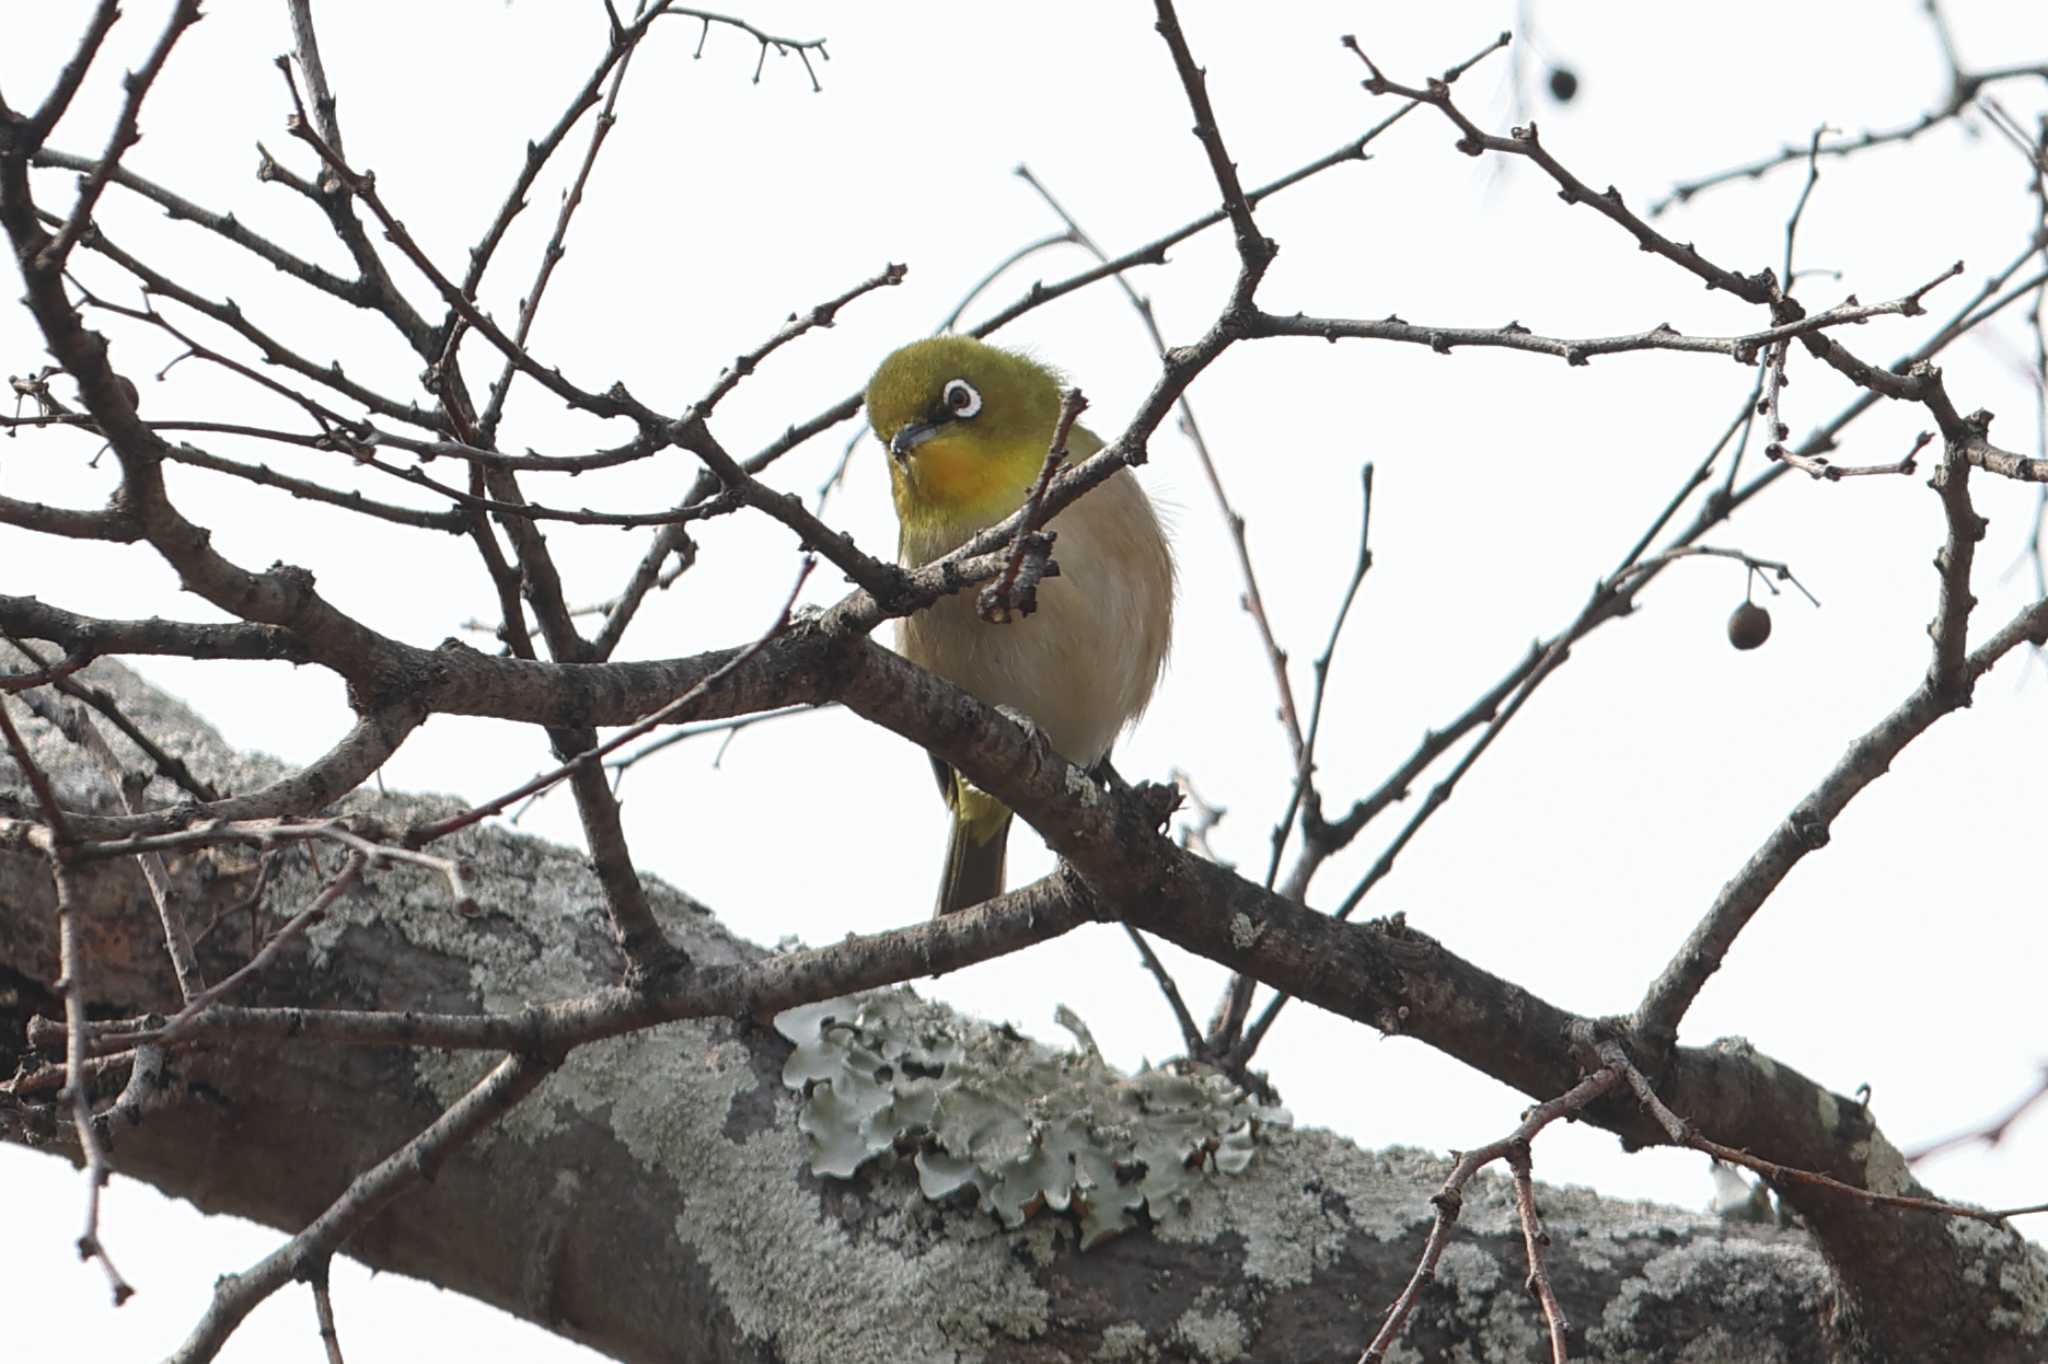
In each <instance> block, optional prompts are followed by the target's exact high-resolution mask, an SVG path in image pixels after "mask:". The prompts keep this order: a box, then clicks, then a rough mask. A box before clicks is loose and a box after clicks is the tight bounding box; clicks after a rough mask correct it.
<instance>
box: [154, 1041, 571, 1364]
mask: <svg viewBox="0 0 2048 1364" xmlns="http://www.w3.org/2000/svg"><path fill="white" fill-rule="evenodd" d="M558 1064H559V1060H558V1058H544V1057H535V1056H518V1055H514V1056H507V1057H506V1058H505V1059H504V1060H503V1061H500V1062H499V1063H498V1065H497V1066H496V1067H495V1068H494V1069H493V1070H492V1071H491V1072H490V1074H488V1075H486V1076H485V1077H484V1078H483V1079H481V1080H479V1081H478V1082H477V1083H476V1085H475V1087H474V1088H472V1089H471V1090H470V1091H469V1092H468V1093H467V1094H465V1095H463V1096H462V1098H460V1099H458V1100H457V1101H456V1102H455V1103H454V1104H452V1105H450V1107H449V1108H448V1110H447V1111H446V1112H445V1113H443V1114H442V1115H441V1116H440V1117H439V1118H437V1119H435V1120H434V1122H433V1124H432V1125H431V1126H429V1127H428V1128H427V1129H426V1130H425V1131H423V1132H421V1133H420V1134H419V1135H418V1136H417V1137H414V1138H413V1139H412V1140H411V1141H409V1142H407V1143H406V1144H405V1145H404V1146H402V1147H400V1148H399V1149H398V1150H396V1151H394V1152H392V1153H391V1154H390V1155H389V1156H386V1157H385V1158H384V1159H383V1160H381V1161H379V1162H378V1163H377V1164H375V1165H373V1166H371V1167H370V1168H369V1169H367V1170H365V1171H363V1173H362V1174H360V1175H358V1176H357V1177H356V1180H355V1182H354V1183H352V1184H350V1185H349V1187H348V1190H347V1191H346V1192H345V1193H343V1194H342V1195H341V1197H340V1198H338V1199H336V1200H335V1201H334V1202H333V1203H332V1204H331V1205H329V1207H328V1209H327V1211H325V1212H323V1213H321V1214H320V1216H319V1217H318V1218H316V1219H315V1220H314V1221H313V1223H312V1224H311V1225H310V1226H308V1227H307V1228H306V1229H305V1230H304V1231H302V1232H300V1233H299V1234H298V1235H297V1236H294V1237H292V1238H291V1240H289V1241H287V1242H285V1243H284V1244H283V1245H282V1246H280V1247H278V1248H277V1249H276V1250H275V1251H273V1252H271V1253H270V1254H269V1255H267V1256H265V1257H264V1258H263V1259H262V1260H260V1261H258V1262H257V1263H256V1264H254V1265H251V1266H250V1267H249V1268H248V1269H245V1270H243V1271H242V1272H241V1273H239V1274H224V1275H222V1276H221V1278H220V1279H219V1281H218V1282H217V1283H215V1285H214V1290H213V1303H212V1305H211V1306H209V1307H208V1308H207V1309H206V1314H205V1315H204V1316H202V1317H201V1318H200V1320H199V1323H198V1325H196V1326H194V1327H193V1328H192V1333H191V1334H190V1335H189V1336H187V1337H186V1338H185V1341H184V1343H183V1344H182V1345H180V1346H179V1347H178V1348H177V1349H176V1350H174V1351H173V1352H172V1353H171V1355H170V1356H169V1359H168V1361H167V1364H203V1361H206V1360H210V1359H212V1358H213V1357H214V1356H215V1355H216V1354H218V1353H219V1351H220V1347H221V1346H222V1345H223V1344H224V1343H226V1341H227V1338H228V1337H229V1336H230V1335H232V1334H233V1333H234V1330H235V1328H236V1327H238V1326H240V1325H241V1324H242V1320H243V1318H245V1317H247V1316H248V1315H249V1313H250V1312H251V1311H253V1310H254V1309H255V1308H256V1306H257V1304H259V1303H261V1302H262V1301H263V1300H264V1299H266V1298H268V1297H269V1296H270V1295H271V1294H273V1293H275V1292H276V1291H277V1290H278V1289H280V1288H282V1287H284V1286H285V1285H286V1284H287V1283H290V1282H291V1281H292V1280H293V1279H294V1278H296V1277H298V1276H299V1275H301V1274H304V1273H307V1272H309V1271H311V1270H312V1269H313V1267H314V1266H316V1265H322V1264H324V1263H325V1262H326V1260H327V1258H328V1257H329V1256H330V1255H332V1254H333V1252H334V1251H335V1250H337V1249H338V1248H340V1246H341V1245H342V1244H343V1243H344V1242H346V1241H347V1240H348V1238H349V1237H350V1236H352V1235H354V1234H355V1233H356V1232H357V1231H359V1230H360V1229H361V1228H362V1227H364V1226H365V1225H367V1224H368V1223H369V1222H370V1220H371V1219H372V1218H374V1217H375V1216H376V1215H377V1214H378V1213H379V1212H381V1211H383V1210H384V1208H385V1207H386V1206H388V1205H389V1204H390V1202H391V1201H392V1200H393V1199H394V1198H396V1197H398V1196H399V1195H400V1194H401V1193H403V1192H405V1190H406V1189H408V1188H410V1187H411V1186H412V1185H414V1184H416V1183H418V1182H420V1181H422V1180H425V1179H429V1178H431V1177H432V1175H433V1172H434V1171H435V1170H436V1169H437V1168H438V1167H439V1166H440V1165H441V1163H442V1162H443V1161H445V1160H447V1159H448V1157H449V1156H450V1155H451V1154H453V1153H454V1152H455V1151H456V1150H458V1149H460V1148H461V1147H462V1146H463V1145H464V1144H465V1143H466V1142H468V1141H469V1140H470V1139H471V1138H472V1137H474V1136H476V1135H477V1134H478V1133H480V1132H482V1131H483V1130H484V1129H485V1128H486V1127H488V1126H490V1125H491V1124H492V1123H494V1122H496V1121H497V1120H498V1119H499V1118H501V1117H503V1116H504V1115H505V1114H506V1113H507V1112H509V1111H511V1109H512V1108H513V1106H514V1105H516V1104H517V1103H518V1102H519V1101H520V1100H521V1099H523V1098H525V1097H526V1096H527V1095H528V1094H531V1093H532V1092H533V1091H534V1089H535V1088H537V1087H538V1086H539V1084H540V1082H541V1081H542V1080H545V1079H546V1078H547V1077H548V1076H549V1074H551V1073H552V1072H553V1071H554V1068H555V1066H556V1065H558Z"/></svg>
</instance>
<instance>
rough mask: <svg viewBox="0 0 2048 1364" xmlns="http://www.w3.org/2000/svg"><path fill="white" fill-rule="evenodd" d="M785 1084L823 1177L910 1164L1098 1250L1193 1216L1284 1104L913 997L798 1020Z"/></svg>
mask: <svg viewBox="0 0 2048 1364" xmlns="http://www.w3.org/2000/svg"><path fill="white" fill-rule="evenodd" d="M775 1026H776V1028H777V1030H778V1031H780V1032H781V1033H782V1035H783V1036H784V1037H786V1038H788V1039H789V1041H790V1042H791V1044H792V1045H793V1046H794V1048H795V1049H794V1050H793V1051H792V1052H791V1054H790V1057H789V1061H788V1063H787V1064H786V1065H785V1066H784V1068H783V1076H782V1078H783V1083H784V1084H786V1085H787V1086H789V1088H790V1089H792V1090H795V1091H797V1092H799V1093H801V1094H803V1096H804V1100H803V1107H802V1111H801V1113H800V1115H799V1117H798V1119H797V1125H798V1127H799V1128H800V1129H801V1130H802V1132H803V1133H804V1135H805V1136H806V1138H807V1139H808V1140H809V1143H810V1165H811V1170H812V1172H813V1173H816V1174H820V1175H829V1176H833V1177H835V1178H839V1179H850V1178H852V1177H853V1176H854V1174H856V1173H857V1172H858V1171H859V1170H860V1169H861V1168H862V1167H863V1166H865V1165H867V1164H868V1163H869V1162H870V1161H881V1162H884V1163H885V1164H886V1163H888V1162H891V1161H894V1160H896V1159H898V1158H900V1157H901V1156H904V1155H908V1156H910V1157H911V1159H913V1160H914V1161H915V1164H916V1168H917V1174H918V1181H919V1185H920V1187H921V1188H922V1189H923V1190H924V1193H925V1196H926V1197H927V1198H930V1199H932V1200H933V1201H935V1202H937V1201H943V1200H947V1199H950V1198H953V1197H955V1196H964V1195H966V1194H967V1193H968V1192H969V1191H971V1193H972V1197H973V1198H974V1200H975V1202H976V1205H977V1206H979V1207H980V1208H981V1209H982V1210H983V1211H985V1212H987V1213H989V1214H991V1215H992V1216H994V1217H995V1219H996V1220H997V1221H998V1222H999V1223H1001V1224H1002V1225H1003V1226H1004V1227H1007V1228H1012V1229H1014V1228H1016V1227H1019V1226H1022V1225H1023V1223H1024V1221H1025V1219H1026V1218H1028V1217H1030V1216H1031V1215H1032V1214H1033V1213H1034V1212H1037V1211H1039V1210H1041V1209H1047V1210H1050V1211H1053V1212H1060V1213H1070V1214H1072V1215H1073V1216H1074V1217H1075V1218H1076V1219H1077V1221H1078V1222H1079V1225H1080V1229H1081V1245H1082V1246H1083V1247H1084V1248H1085V1247H1087V1246H1091V1245H1095V1244H1098V1243H1099V1242H1101V1241H1103V1240H1106V1239H1108V1238H1109V1237H1112V1236H1115V1235H1117V1234H1118V1233H1120V1232H1123V1231H1126V1230H1129V1229H1130V1228H1132V1227H1134V1226H1137V1225H1140V1224H1141V1220H1142V1219H1144V1218H1150V1219H1151V1220H1152V1221H1155V1222H1160V1221H1166V1220H1169V1219H1172V1218H1174V1217H1176V1216H1182V1215H1184V1214H1185V1212H1186V1210H1187V1207H1188V1202H1189V1198H1190V1195H1191V1194H1192V1192H1193V1191H1194V1190H1195V1189H1197V1188H1198V1187H1199V1186H1200V1185H1201V1183H1202V1182H1203V1181H1204V1180H1206V1179H1208V1178H1209V1177H1211V1176H1212V1175H1214V1174H1238V1173H1241V1172H1242V1171H1243V1170H1244V1169H1245V1168H1246V1166H1248V1165H1249V1164H1250V1163H1251V1161H1252V1158H1253V1153H1254V1151H1255V1150H1256V1147H1257V1142H1258V1136H1259V1133H1260V1131H1261V1129H1262V1128H1267V1127H1273V1126H1285V1125H1287V1124H1288V1122H1289V1119H1288V1117H1287V1114H1286V1112H1285V1111H1284V1110H1282V1109H1276V1108H1270V1107H1267V1106H1265V1105H1262V1104H1260V1103H1258V1102H1257V1101H1256V1100H1254V1099H1253V1098H1251V1097H1250V1096H1248V1095H1246V1094H1245V1093H1244V1092H1243V1091H1242V1090H1241V1089H1240V1088H1239V1087H1238V1086H1236V1085H1235V1084H1233V1083H1232V1082H1231V1081H1230V1080H1228V1079H1227V1078H1226V1077H1224V1076H1222V1075H1220V1074H1217V1073H1214V1072H1211V1071H1205V1070H1181V1069H1159V1070H1144V1071H1140V1072H1139V1073H1138V1074H1136V1075H1124V1074H1122V1073H1121V1072H1119V1071H1117V1070H1114V1069H1112V1068H1111V1067H1109V1066H1108V1065H1106V1064H1104V1062H1103V1061H1102V1058H1101V1057H1100V1056H1099V1055H1098V1054H1096V1052H1095V1051H1094V1049H1093V1048H1092V1047H1088V1046H1086V1045H1084V1046H1083V1048H1082V1049H1081V1050H1079V1051H1060V1050H1055V1049H1053V1048H1050V1047H1047V1046H1044V1045H1043V1044H1041V1043H1038V1042H1034V1041H1031V1040H1030V1039H1028V1038H1026V1037H1024V1036H1022V1035H1021V1034H1019V1033H1017V1032H1015V1031H1014V1030H1011V1029H1008V1028H1001V1027H990V1026H987V1025H984V1024H970V1023H967V1022H965V1021H963V1020H961V1019H960V1018H959V1017H958V1016H957V1015H955V1014H953V1013H952V1012H951V1011H949V1010H946V1009H942V1008H939V1007H937V1006H935V1005H932V1004H929V1003H926V1002H924V1001H922V1000H920V999H918V998H917V997H916V996H915V995H912V994H910V993H909V992H908V991H904V990H890V991H878V992H875V993H872V994H865V995H858V996H854V997H852V998H848V999H839V1000H829V1001H826V1002H824V1003H821V1004H810V1005H805V1006H803V1007H802V1008H797V1009H791V1010H789V1011H788V1012H786V1013H784V1014H782V1015H780V1016H779V1017H777V1019H776V1020H775Z"/></svg>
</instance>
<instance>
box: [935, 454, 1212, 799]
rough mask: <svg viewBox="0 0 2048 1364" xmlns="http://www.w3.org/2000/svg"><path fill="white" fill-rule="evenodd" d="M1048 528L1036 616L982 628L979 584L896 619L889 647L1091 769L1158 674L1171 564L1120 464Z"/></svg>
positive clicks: (1167, 632)
mask: <svg viewBox="0 0 2048 1364" xmlns="http://www.w3.org/2000/svg"><path fill="white" fill-rule="evenodd" d="M1052 529H1054V530H1056V531H1058V532H1059V538H1058V539H1057V541H1056V542H1055V543H1054V546H1053V558H1054V560H1055V561H1056V562H1057V563H1058V564H1059V566H1060V576H1059V577H1057V578H1048V579H1046V580H1045V581H1044V582H1042V583H1040V584H1039V588H1038V610H1037V611H1036V612H1034V613H1033V614H1032V615H1030V616H1028V617H1025V618H1024V619H1022V620H1019V621H1015V622H1012V623H1011V624H1008V625H991V624H989V623H987V622H986V621H983V620H982V619H981V618H980V617H979V616H978V615H977V614H976V612H975V599H976V597H977V596H978V595H979V593H980V590H981V589H980V588H978V587H973V588H968V589H967V590H966V591H964V592H961V593H959V594H958V595H956V596H952V597H948V598H946V599H945V600H943V601H941V602H939V603H937V604H936V605H934V606H932V607H931V608H929V609H928V610H925V611H921V612H919V613H917V614H916V615H914V616H910V617H907V618H906V619H904V620H901V621H899V622H897V634H896V638H897V647H898V649H899V650H900V651H901V652H902V653H903V655H904V657H906V658H908V659H910V660H912V661H913V662H915V663H918V664H920V665H921V666H923V667H926V668H929V669H930V670H931V671H933V672H935V673H937V674H938V675H939V676H941V677H944V678H946V679H948V680H950V681H952V682H955V683H957V684H959V685H960V686H961V687H962V688H964V689H965V690H967V691H968V692H971V693H972V694H973V695H974V696H976V697H977V698H979V699H980V700H982V701H985V702H987V703H988V704H990V705H995V706H1008V707H1010V708H1011V709H1013V710H1018V711H1022V712H1023V713H1024V714H1026V715H1029V716H1030V717H1031V718H1032V719H1033V720H1034V721H1036V722H1037V724H1038V726H1039V728H1040V729H1042V730H1044V731H1045V735H1046V738H1047V740H1048V741H1049V742H1050V743H1051V744H1052V746H1053V749H1054V750H1055V751H1056V752H1058V753H1059V754H1060V756H1062V757H1064V758H1066V759H1067V760H1068V761H1069V762H1074V763H1079V764H1082V765H1090V764H1093V763H1094V762H1096V761H1097V760H1098V759H1100V758H1101V757H1102V756H1103V755H1104V754H1105V753H1107V752H1108V751H1109V746H1110V744H1111V743H1112V742H1113V741H1114V740H1115V739H1116V736H1117V734H1118V733H1119V732H1120V731H1121V730H1122V729H1123V727H1124V726H1125V725H1126V724H1127V723H1129V722H1130V721H1131V720H1133V719H1135V718H1136V717H1137V715H1138V713H1139V712H1140V711H1142V710H1144V708H1145V703H1146V702H1147V701H1149V700H1150V699H1151V696H1152V688H1153V686H1154V684H1155V683H1157V681H1158V680H1159V670H1160V667H1161V665H1162V664H1163V663H1164V662H1165V658H1166V647H1167V643H1168V640H1169V639H1170V638H1171V632H1172V614H1173V569H1172V562H1171V559H1170V558H1169V556H1168V554H1167V551H1166V548H1165V541H1164V540H1163V538H1161V537H1160V536H1159V532H1158V523H1157V520H1156V518H1155V517H1154V515H1153V512H1152V508H1151V504H1150V503H1149V502H1147V501H1146V499H1145V494H1144V492H1143V490H1142V489H1140V488H1139V486H1138V483H1137V480H1136V479H1134V478H1133V477H1132V476H1131V474H1130V473H1129V471H1125V472H1123V473H1119V474H1117V475H1116V476H1115V477H1114V478H1112V479H1110V480H1109V481H1108V482H1107V483H1105V484H1103V485H1102V486H1101V487H1099V488H1096V489H1094V490H1093V491H1091V492H1090V493H1088V494H1087V495H1086V496H1085V497H1083V498H1081V499H1080V501H1078V502H1076V503H1075V504H1074V505H1073V506H1071V507H1069V508H1068V509H1067V510H1066V511H1065V512H1063V513H1061V514H1060V516H1059V517H1058V518H1056V519H1055V520H1054V521H1053V523H1052ZM961 538H965V537H964V536H962V537H961ZM950 548H952V546H951V545H943V544H941V545H912V544H909V543H907V542H906V544H905V546H904V550H905V553H904V559H905V562H906V563H913V564H917V563H924V562H928V561H929V560H931V559H933V558H936V557H937V556H938V555H939V554H942V553H944V552H945V551H946V550H948V549H950ZM920 551H923V552H920Z"/></svg>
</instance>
